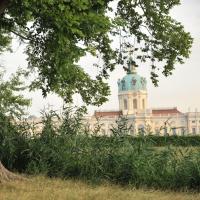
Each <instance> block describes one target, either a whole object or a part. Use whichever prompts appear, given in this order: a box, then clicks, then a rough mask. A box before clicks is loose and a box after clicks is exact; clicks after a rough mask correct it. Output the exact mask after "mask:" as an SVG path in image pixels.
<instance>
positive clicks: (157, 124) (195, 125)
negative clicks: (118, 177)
mask: <svg viewBox="0 0 200 200" xmlns="http://www.w3.org/2000/svg"><path fill="white" fill-rule="evenodd" d="M132 69H133V67H132ZM141 81H143V82H144V78H142V77H140V76H139V75H137V74H136V72H135V69H134V70H132V71H129V74H128V75H127V76H125V77H124V78H123V79H122V80H118V87H119V92H118V100H119V111H99V112H98V111H96V112H95V113H94V115H93V116H91V117H90V118H88V120H87V122H88V124H89V127H90V130H91V131H92V132H93V131H94V129H95V127H96V126H97V121H98V124H99V125H100V126H101V131H100V132H101V134H106V135H110V134H111V133H112V131H111V130H112V128H113V127H115V126H116V120H118V119H119V117H120V116H123V117H125V118H127V122H128V125H129V126H131V128H130V130H129V134H131V135H137V134H138V133H141V132H142V133H144V134H157V135H196V134H200V112H188V113H182V112H180V111H178V109H177V108H176V107H171V108H155V109H150V108H148V100H147V96H148V95H147V90H146V85H144V83H143V85H141ZM136 82H138V83H136Z"/></svg>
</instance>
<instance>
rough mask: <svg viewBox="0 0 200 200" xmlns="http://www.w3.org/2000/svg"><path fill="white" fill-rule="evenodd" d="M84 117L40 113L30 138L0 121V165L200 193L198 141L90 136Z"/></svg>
mask: <svg viewBox="0 0 200 200" xmlns="http://www.w3.org/2000/svg"><path fill="white" fill-rule="evenodd" d="M84 112H85V109H83V108H81V109H78V110H75V111H73V110H71V109H69V108H67V109H65V111H64V113H63V115H62V116H57V114H55V112H50V113H44V115H43V130H42V131H41V133H40V134H39V136H38V135H37V136H32V137H30V135H28V129H23V131H22V128H21V127H20V126H21V125H20V126H19V125H17V124H14V125H13V124H12V123H7V125H6V123H3V120H5V119H4V118H3V117H2V118H1V121H2V124H4V125H5V127H3V128H4V129H5V130H6V131H1V132H0V138H1V141H0V143H1V152H0V158H1V160H2V162H3V163H4V164H5V166H6V167H8V168H9V169H14V170H17V171H21V172H25V173H28V174H45V175H47V176H49V177H62V178H79V179H84V180H89V181H93V182H101V181H102V180H108V181H110V182H112V183H117V184H122V185H126V184H128V185H132V186H134V187H136V188H139V187H150V188H156V189H173V190H183V189H195V190H198V189H199V188H200V167H199V166H200V152H199V151H198V147H196V146H198V144H199V143H198V142H197V141H198V140H200V139H199V138H198V137H194V138H192V137H190V138H187V137H181V138H179V137H155V136H139V137H137V138H136V137H130V136H128V135H126V134H125V133H126V132H127V131H126V130H125V129H123V128H120V130H117V129H114V131H113V132H114V133H115V134H113V135H112V136H110V137H107V136H98V135H97V134H95V135H90V134H88V133H87V132H86V130H85V128H84V126H83V124H82V122H81V121H82V118H83V115H84ZM55 117H57V118H58V119H59V120H60V121H61V123H60V125H59V126H57V125H56V124H55V123H54V118H55ZM8 122H9V121H8ZM24 130H27V132H26V131H24ZM117 131H119V133H117ZM196 140H197V141H196ZM171 144H173V145H175V146H176V148H175V147H173V146H172V145H171ZM162 146H163V147H162ZM190 146H195V148H191V147H190Z"/></svg>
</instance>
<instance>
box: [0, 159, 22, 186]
mask: <svg viewBox="0 0 200 200" xmlns="http://www.w3.org/2000/svg"><path fill="white" fill-rule="evenodd" d="M23 179H24V178H23V177H21V176H19V175H16V174H14V173H12V172H10V171H8V170H7V169H6V168H5V167H4V166H3V164H2V163H1V161H0V183H3V182H6V181H11V180H23Z"/></svg>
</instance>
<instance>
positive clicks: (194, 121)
mask: <svg viewBox="0 0 200 200" xmlns="http://www.w3.org/2000/svg"><path fill="white" fill-rule="evenodd" d="M196 122H198V120H197V121H196V120H192V123H196ZM199 123H200V120H199Z"/></svg>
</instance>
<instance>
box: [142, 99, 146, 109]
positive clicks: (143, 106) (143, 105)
mask: <svg viewBox="0 0 200 200" xmlns="http://www.w3.org/2000/svg"><path fill="white" fill-rule="evenodd" d="M142 108H143V109H145V101H144V99H142Z"/></svg>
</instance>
